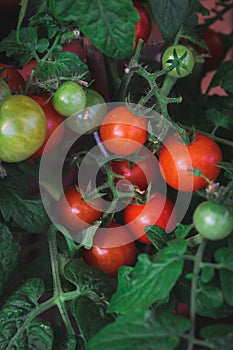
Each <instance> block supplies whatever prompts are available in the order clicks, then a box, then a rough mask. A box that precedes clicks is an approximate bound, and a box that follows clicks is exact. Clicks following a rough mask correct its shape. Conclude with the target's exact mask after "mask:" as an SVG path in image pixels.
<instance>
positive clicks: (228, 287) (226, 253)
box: [215, 247, 233, 306]
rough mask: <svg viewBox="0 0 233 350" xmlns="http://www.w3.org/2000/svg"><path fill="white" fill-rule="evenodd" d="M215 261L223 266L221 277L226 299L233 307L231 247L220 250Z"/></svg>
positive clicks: (232, 258) (232, 255) (232, 252)
mask: <svg viewBox="0 0 233 350" xmlns="http://www.w3.org/2000/svg"><path fill="white" fill-rule="evenodd" d="M215 260H216V261H217V262H218V263H219V264H220V265H221V266H222V269H220V271H219V277H220V283H221V287H222V290H223V292H224V296H225V299H226V301H227V302H228V303H229V304H230V305H232V306H233V295H232V288H233V249H232V248H230V247H223V248H219V249H218V250H217V251H216V252H215Z"/></svg>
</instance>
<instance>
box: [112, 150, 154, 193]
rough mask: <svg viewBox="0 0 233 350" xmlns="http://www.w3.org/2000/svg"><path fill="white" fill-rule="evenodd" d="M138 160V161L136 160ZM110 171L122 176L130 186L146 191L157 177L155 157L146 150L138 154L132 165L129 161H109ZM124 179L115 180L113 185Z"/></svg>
mask: <svg viewBox="0 0 233 350" xmlns="http://www.w3.org/2000/svg"><path fill="white" fill-rule="evenodd" d="M137 159H138V160H137ZM111 168H112V171H113V172H114V173H116V174H119V175H122V176H124V179H126V180H128V181H129V182H130V183H131V184H132V185H134V186H137V187H138V188H139V189H140V190H146V189H147V187H148V185H149V184H150V183H153V182H154V181H155V180H156V178H157V175H158V165H157V162H156V158H155V156H154V155H153V154H152V153H151V152H150V151H149V150H146V149H144V148H143V149H142V151H141V152H139V154H138V157H136V158H135V161H134V162H133V163H132V162H130V161H129V160H124V159H116V160H112V161H111ZM124 179H121V178H117V177H116V178H115V183H118V182H119V181H121V183H122V182H123V183H124V181H123V180H124Z"/></svg>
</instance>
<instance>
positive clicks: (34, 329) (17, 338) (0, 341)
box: [0, 278, 53, 350]
mask: <svg viewBox="0 0 233 350" xmlns="http://www.w3.org/2000/svg"><path fill="white" fill-rule="evenodd" d="M43 293H44V286H43V283H42V281H41V280H39V279H36V278H34V279H31V280H28V281H27V282H26V283H25V284H23V285H22V286H20V287H19V288H18V289H17V290H16V291H15V292H14V293H13V294H12V295H11V296H10V297H9V298H8V299H7V301H6V302H5V304H4V306H3V308H2V310H1V311H0V322H1V329H0V349H9V350H13V349H17V350H22V349H43V350H51V349H52V342H53V331H52V329H51V327H50V326H49V324H48V323H46V322H44V321H43V320H40V319H39V318H33V317H31V318H30V315H32V314H33V311H34V310H35V309H36V308H37V307H38V305H39V304H38V300H39V298H40V297H41V296H42V294H43Z"/></svg>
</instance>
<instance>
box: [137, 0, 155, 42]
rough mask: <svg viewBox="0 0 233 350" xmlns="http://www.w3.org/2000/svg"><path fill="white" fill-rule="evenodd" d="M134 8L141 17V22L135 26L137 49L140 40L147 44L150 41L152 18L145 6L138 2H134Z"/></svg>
mask: <svg viewBox="0 0 233 350" xmlns="http://www.w3.org/2000/svg"><path fill="white" fill-rule="evenodd" d="M133 6H134V7H135V9H136V10H137V12H138V15H139V21H138V22H137V23H136V25H135V29H136V39H135V47H136V46H137V44H138V41H139V39H142V40H143V41H144V42H145V43H146V42H147V40H148V39H149V36H150V33H151V27H152V25H151V18H150V15H149V13H148V11H147V9H146V8H145V6H143V4H141V3H139V2H138V1H133Z"/></svg>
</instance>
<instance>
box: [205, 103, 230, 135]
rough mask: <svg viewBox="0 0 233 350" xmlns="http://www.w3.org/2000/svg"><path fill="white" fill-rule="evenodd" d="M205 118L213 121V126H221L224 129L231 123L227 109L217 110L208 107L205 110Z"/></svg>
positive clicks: (228, 127)
mask: <svg viewBox="0 0 233 350" xmlns="http://www.w3.org/2000/svg"><path fill="white" fill-rule="evenodd" d="M205 114H206V118H207V119H208V120H209V121H210V122H211V123H213V125H214V126H218V127H222V128H224V129H229V130H230V129H231V127H232V125H233V120H232V116H231V115H230V114H228V111H222V110H217V109H215V108H211V109H208V110H207V111H206V112H205Z"/></svg>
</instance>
